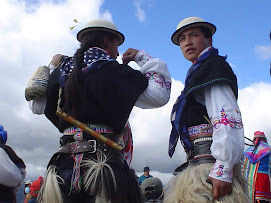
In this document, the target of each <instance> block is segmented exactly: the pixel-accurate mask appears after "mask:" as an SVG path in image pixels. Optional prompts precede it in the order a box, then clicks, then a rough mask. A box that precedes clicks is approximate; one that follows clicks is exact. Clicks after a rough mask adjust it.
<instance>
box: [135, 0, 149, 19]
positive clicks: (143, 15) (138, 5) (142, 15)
mask: <svg viewBox="0 0 271 203" xmlns="http://www.w3.org/2000/svg"><path fill="white" fill-rule="evenodd" d="M142 3H143V0H139V1H138V0H137V1H134V5H135V8H136V17H137V18H138V20H139V21H140V22H144V21H145V20H146V13H145V11H144V10H143V9H142Z"/></svg>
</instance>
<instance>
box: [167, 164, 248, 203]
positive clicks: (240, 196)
mask: <svg viewBox="0 0 271 203" xmlns="http://www.w3.org/2000/svg"><path fill="white" fill-rule="evenodd" d="M212 167H213V164H210V163H206V164H200V165H198V166H188V167H187V168H186V169H185V170H184V171H182V172H181V173H179V174H178V175H177V176H175V177H173V178H172V179H171V180H170V182H169V183H168V185H167V186H166V188H165V198H164V203H177V202H179V203H199V202H200V203H211V202H215V201H214V200H213V195H212V185H211V184H209V183H208V182H206V179H207V177H208V175H209V173H210V171H211V169H212ZM220 201H221V202H223V203H237V202H238V203H249V202H250V200H249V198H248V196H247V183H246V180H245V177H244V176H242V175H241V169H240V166H239V165H237V164H236V165H235V167H234V172H233V181H232V195H227V196H225V197H223V198H221V199H220Z"/></svg>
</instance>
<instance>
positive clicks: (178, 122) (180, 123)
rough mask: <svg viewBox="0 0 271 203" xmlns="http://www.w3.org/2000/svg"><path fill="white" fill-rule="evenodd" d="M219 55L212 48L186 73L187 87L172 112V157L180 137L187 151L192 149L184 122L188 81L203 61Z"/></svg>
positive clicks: (169, 151) (170, 153) (169, 152)
mask: <svg viewBox="0 0 271 203" xmlns="http://www.w3.org/2000/svg"><path fill="white" fill-rule="evenodd" d="M217 55H218V50H217V49H214V48H211V49H210V50H208V51H207V52H205V53H204V54H202V55H201V56H200V57H199V58H198V60H197V62H196V63H195V64H193V65H192V66H191V67H190V68H189V70H188V72H187V75H186V79H185V87H184V90H183V91H182V93H181V95H180V96H179V97H178V98H177V100H176V102H175V104H174V105H173V108H172V112H171V124H172V130H171V133H170V138H169V149H168V154H169V156H170V157H172V155H173V154H174V151H175V148H176V145H177V142H178V140H179V138H180V140H181V143H182V145H183V147H184V149H185V151H189V150H191V147H192V146H191V143H190V140H189V135H188V129H187V127H186V125H185V122H184V118H183V117H184V115H183V112H184V109H185V105H186V91H187V89H186V87H187V85H188V83H189V82H190V80H191V77H192V75H193V74H194V73H195V72H196V71H197V70H198V69H199V67H201V65H202V63H203V62H204V61H205V60H206V59H207V58H208V57H209V56H217Z"/></svg>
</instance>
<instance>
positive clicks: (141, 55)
mask: <svg viewBox="0 0 271 203" xmlns="http://www.w3.org/2000/svg"><path fill="white" fill-rule="evenodd" d="M152 59H153V58H152V57H151V56H150V55H149V54H148V53H146V52H145V51H143V50H140V51H139V52H137V54H136V56H135V62H136V63H137V64H138V65H139V66H140V67H142V66H143V65H144V64H145V63H147V62H148V61H150V60H152Z"/></svg>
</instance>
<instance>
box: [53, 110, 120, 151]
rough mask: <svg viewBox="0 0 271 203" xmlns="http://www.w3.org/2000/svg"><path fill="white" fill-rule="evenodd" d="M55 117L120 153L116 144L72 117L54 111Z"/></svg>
mask: <svg viewBox="0 0 271 203" xmlns="http://www.w3.org/2000/svg"><path fill="white" fill-rule="evenodd" d="M56 115H58V116H59V117H61V118H63V119H64V120H65V121H68V122H69V123H71V124H73V125H74V126H76V127H78V128H81V129H82V130H83V131H84V132H86V133H88V134H90V135H92V136H93V137H95V138H97V139H98V140H100V141H102V142H103V143H105V144H107V145H109V146H110V147H113V148H114V149H116V150H118V151H122V146H120V145H118V144H117V143H116V142H114V141H112V140H110V139H108V138H107V137H105V136H103V135H102V134H100V133H98V132H97V131H95V130H92V129H91V128H89V127H88V126H87V125H85V124H84V123H81V122H80V121H78V120H76V119H75V118H73V117H72V116H70V115H68V114H66V113H65V112H61V111H60V110H59V109H58V110H57V111H56Z"/></svg>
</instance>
